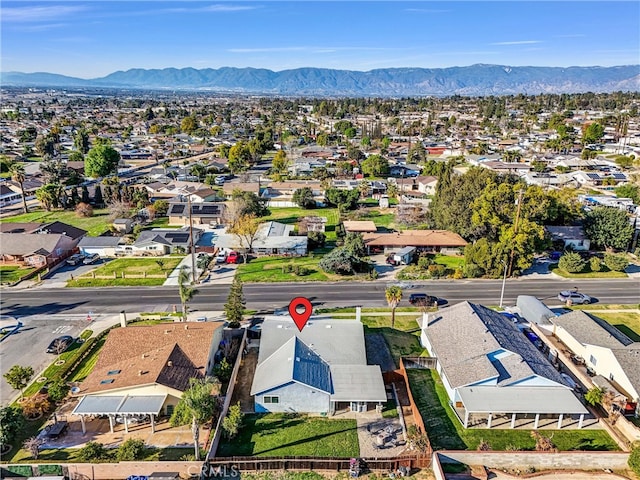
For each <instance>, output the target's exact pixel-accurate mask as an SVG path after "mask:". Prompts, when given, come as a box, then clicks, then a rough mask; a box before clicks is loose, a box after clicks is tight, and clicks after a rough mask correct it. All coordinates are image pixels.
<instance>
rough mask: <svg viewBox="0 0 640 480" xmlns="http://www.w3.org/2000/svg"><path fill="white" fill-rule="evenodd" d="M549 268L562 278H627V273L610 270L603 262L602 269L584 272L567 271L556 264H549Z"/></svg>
mask: <svg viewBox="0 0 640 480" xmlns="http://www.w3.org/2000/svg"><path fill="white" fill-rule="evenodd" d="M549 270H550V271H552V272H553V273H556V274H558V275H560V276H561V277H564V278H627V277H628V275H627V274H626V273H624V272H612V271H611V270H609V269H608V268H607V267H606V266H605V265H604V264H603V265H602V271H600V272H585V273H569V272H566V271H564V270H562V269H561V268H559V267H558V264H557V263H556V264H553V265H549Z"/></svg>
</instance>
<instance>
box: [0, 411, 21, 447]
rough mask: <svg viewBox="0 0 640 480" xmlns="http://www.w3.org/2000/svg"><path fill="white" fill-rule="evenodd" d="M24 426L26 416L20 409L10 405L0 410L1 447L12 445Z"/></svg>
mask: <svg viewBox="0 0 640 480" xmlns="http://www.w3.org/2000/svg"><path fill="white" fill-rule="evenodd" d="M24 425H25V419H24V415H23V414H22V411H21V410H20V409H19V408H18V407H14V406H10V405H9V406H7V407H3V408H0V445H9V444H11V442H13V441H14V440H15V438H16V436H17V435H18V433H20V432H21V431H22V429H23V428H24Z"/></svg>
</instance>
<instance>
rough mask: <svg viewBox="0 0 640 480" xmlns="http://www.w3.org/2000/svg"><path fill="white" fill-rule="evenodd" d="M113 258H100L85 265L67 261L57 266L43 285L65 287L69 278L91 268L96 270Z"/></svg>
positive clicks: (75, 276)
mask: <svg viewBox="0 0 640 480" xmlns="http://www.w3.org/2000/svg"><path fill="white" fill-rule="evenodd" d="M111 260H113V259H112V258H100V259H99V260H98V261H97V262H95V263H92V264H91V265H83V264H82V263H80V264H79V265H67V264H66V263H65V264H63V265H62V266H61V267H59V268H57V269H56V270H55V271H54V272H53V273H52V274H51V275H49V276H48V277H47V278H44V279H43V281H42V286H45V287H47V288H64V287H66V286H67V282H68V281H69V280H73V279H74V278H77V277H79V276H80V275H84V274H85V273H89V272H90V271H91V270H94V269H96V268H98V267H100V266H102V265H104V264H105V263H107V262H110V261H111Z"/></svg>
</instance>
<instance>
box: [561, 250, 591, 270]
mask: <svg viewBox="0 0 640 480" xmlns="http://www.w3.org/2000/svg"><path fill="white" fill-rule="evenodd" d="M586 266H587V262H586V261H584V260H583V259H582V257H581V256H580V254H579V253H575V252H569V253H565V254H564V255H562V256H561V257H560V260H559V261H558V268H560V269H562V270H564V271H565V272H569V273H580V272H583V271H584V268H585V267H586Z"/></svg>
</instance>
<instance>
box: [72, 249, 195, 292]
mask: <svg viewBox="0 0 640 480" xmlns="http://www.w3.org/2000/svg"><path fill="white" fill-rule="evenodd" d="M182 259H183V257H182V256H179V257H173V256H171V257H162V261H163V262H164V265H163V266H162V267H160V265H158V263H157V261H158V260H160V259H158V258H118V259H116V260H113V261H111V262H108V263H105V264H104V265H102V266H101V267H98V268H97V269H95V270H93V271H92V272H93V273H95V275H96V276H109V277H112V276H113V275H114V273H115V275H116V278H92V277H91V274H88V275H85V276H84V277H79V278H76V279H75V280H70V281H69V282H67V286H68V287H115V286H153V285H162V284H163V283H164V281H165V279H166V277H164V276H160V277H157V278H126V276H127V275H143V274H145V273H146V274H147V275H166V274H168V273H171V271H172V270H173V269H175V268H176V267H177V266H178V264H179V263H180V262H181V261H182ZM123 273H124V275H125V278H122V274H123Z"/></svg>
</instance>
